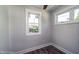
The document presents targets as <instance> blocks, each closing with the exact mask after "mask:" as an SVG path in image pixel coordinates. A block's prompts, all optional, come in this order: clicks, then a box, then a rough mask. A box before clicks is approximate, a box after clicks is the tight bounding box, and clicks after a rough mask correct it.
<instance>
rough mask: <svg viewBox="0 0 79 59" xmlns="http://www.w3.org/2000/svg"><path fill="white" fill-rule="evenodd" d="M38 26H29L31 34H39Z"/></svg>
mask: <svg viewBox="0 0 79 59" xmlns="http://www.w3.org/2000/svg"><path fill="white" fill-rule="evenodd" d="M38 29H39V27H38V24H29V32H38Z"/></svg>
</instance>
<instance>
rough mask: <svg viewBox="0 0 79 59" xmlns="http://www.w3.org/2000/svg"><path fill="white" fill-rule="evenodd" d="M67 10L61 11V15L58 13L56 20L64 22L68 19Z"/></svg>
mask: <svg viewBox="0 0 79 59" xmlns="http://www.w3.org/2000/svg"><path fill="white" fill-rule="evenodd" d="M69 14H70V13H69V12H66V13H63V14H61V15H58V20H57V22H66V21H69Z"/></svg>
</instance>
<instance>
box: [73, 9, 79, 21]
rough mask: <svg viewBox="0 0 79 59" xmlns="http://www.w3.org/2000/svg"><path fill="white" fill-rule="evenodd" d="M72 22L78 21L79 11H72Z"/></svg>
mask: <svg viewBox="0 0 79 59" xmlns="http://www.w3.org/2000/svg"><path fill="white" fill-rule="evenodd" d="M74 20H75V21H79V9H75V10H74Z"/></svg>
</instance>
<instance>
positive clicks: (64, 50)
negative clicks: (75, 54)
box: [16, 43, 72, 54]
mask: <svg viewBox="0 0 79 59" xmlns="http://www.w3.org/2000/svg"><path fill="white" fill-rule="evenodd" d="M49 45H52V46H54V47H56V48H57V49H59V50H61V51H63V52H65V53H66V54H72V53H71V52H70V51H68V50H66V49H64V48H63V47H60V46H59V45H57V44H55V43H47V44H43V45H39V46H36V47H32V48H29V49H24V50H21V51H18V52H16V53H17V54H23V53H27V52H30V51H34V50H37V49H40V48H43V47H46V46H49Z"/></svg>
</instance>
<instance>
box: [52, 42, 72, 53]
mask: <svg viewBox="0 0 79 59" xmlns="http://www.w3.org/2000/svg"><path fill="white" fill-rule="evenodd" d="M51 45H52V46H54V47H56V48H57V49H59V50H61V51H63V52H65V53H66V54H73V53H71V52H70V51H68V50H66V49H64V48H63V47H60V46H59V45H57V44H55V43H51Z"/></svg>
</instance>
